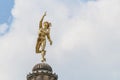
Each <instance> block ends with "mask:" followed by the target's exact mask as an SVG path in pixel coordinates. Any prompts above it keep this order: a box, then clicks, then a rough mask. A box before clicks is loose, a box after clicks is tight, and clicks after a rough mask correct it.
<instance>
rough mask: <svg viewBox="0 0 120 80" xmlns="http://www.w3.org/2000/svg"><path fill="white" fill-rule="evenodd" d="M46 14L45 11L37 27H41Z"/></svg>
mask: <svg viewBox="0 0 120 80" xmlns="http://www.w3.org/2000/svg"><path fill="white" fill-rule="evenodd" d="M45 16H46V12H45V13H44V15H43V16H42V18H41V20H40V23H39V29H40V28H42V23H43V19H44V17H45Z"/></svg>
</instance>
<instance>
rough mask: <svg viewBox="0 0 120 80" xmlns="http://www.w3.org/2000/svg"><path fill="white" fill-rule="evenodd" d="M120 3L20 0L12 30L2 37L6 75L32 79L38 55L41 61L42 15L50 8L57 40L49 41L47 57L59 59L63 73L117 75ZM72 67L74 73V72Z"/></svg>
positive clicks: (115, 0)
mask: <svg viewBox="0 0 120 80" xmlns="http://www.w3.org/2000/svg"><path fill="white" fill-rule="evenodd" d="M119 8H120V2H119V0H109V1H108V0H97V1H89V2H87V3H80V5H76V6H74V7H73V8H70V6H67V5H66V4H65V3H62V2H59V1H57V0H49V1H47V0H15V6H14V8H13V10H12V14H13V16H14V21H13V24H12V28H11V31H10V33H9V34H8V35H6V36H4V37H2V38H0V49H1V50H0V65H2V68H3V67H4V68H3V70H1V72H0V74H2V75H3V76H2V77H1V76H0V79H4V80H8V79H9V80H13V79H17V80H21V79H26V78H25V77H26V74H27V73H28V72H30V70H31V68H32V66H33V65H34V64H35V63H37V62H36V61H38V62H40V61H39V60H40V59H39V57H38V55H35V49H34V48H35V44H36V38H37V30H38V23H39V20H40V18H41V16H42V14H43V13H44V11H47V16H46V18H45V20H49V21H51V22H52V25H53V26H52V27H51V30H52V32H51V37H52V39H53V45H52V46H51V47H48V46H49V45H47V50H48V52H47V56H46V57H47V58H48V60H49V61H48V63H51V64H55V65H54V66H55V67H56V70H57V71H58V72H57V71H56V72H57V73H59V75H60V77H59V79H63V80H65V79H74V80H75V79H80V78H81V79H82V80H88V78H89V79H93V80H99V78H100V79H102V80H106V79H109V80H110V79H111V80H112V78H114V77H115V74H114V73H116V75H119V71H120V69H119V67H118V66H120V64H119V62H120V59H119V57H120V54H119V53H120V50H119V47H120V42H119V41H120V38H119V35H120V27H119V26H120V23H119V21H120V15H119V13H120V9H119ZM57 62H58V63H57ZM68 66H69V68H68ZM71 68H73V69H74V70H71V71H72V72H73V73H74V74H70V73H69V72H68V70H69V69H71ZM66 69H67V70H66ZM96 71H98V73H96ZM11 72H12V74H11ZM3 73H4V74H3ZM62 74H64V75H66V76H64V77H62ZM78 74H80V75H78ZM4 75H5V76H4ZM94 75H95V76H96V77H95V76H94ZM105 75H106V76H105ZM6 76H8V79H5V78H6ZM84 76H87V77H88V78H85V77H84ZM93 76H94V77H93ZM115 78H116V80H117V79H119V76H117V77H115Z"/></svg>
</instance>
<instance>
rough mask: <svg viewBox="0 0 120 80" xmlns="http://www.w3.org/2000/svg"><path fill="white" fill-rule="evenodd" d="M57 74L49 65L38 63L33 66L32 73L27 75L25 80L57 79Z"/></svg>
mask: <svg viewBox="0 0 120 80" xmlns="http://www.w3.org/2000/svg"><path fill="white" fill-rule="evenodd" d="M57 79H58V76H57V74H55V73H53V71H52V68H51V66H49V65H48V64H47V63H40V64H37V65H35V66H34V67H33V70H32V73H29V74H28V75H27V80H57Z"/></svg>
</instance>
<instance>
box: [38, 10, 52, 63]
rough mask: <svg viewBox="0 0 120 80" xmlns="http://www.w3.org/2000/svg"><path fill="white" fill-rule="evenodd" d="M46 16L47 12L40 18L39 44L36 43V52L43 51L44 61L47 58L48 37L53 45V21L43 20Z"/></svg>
mask: <svg viewBox="0 0 120 80" xmlns="http://www.w3.org/2000/svg"><path fill="white" fill-rule="evenodd" d="M45 16H46V12H45V13H44V15H43V16H42V19H41V20H40V23H39V32H38V39H37V44H36V53H41V55H42V60H41V61H42V62H45V61H46V58H45V54H46V50H45V46H46V37H47V38H48V40H49V42H50V45H52V40H51V38H50V26H51V23H50V22H48V21H45V22H43V19H44V17H45Z"/></svg>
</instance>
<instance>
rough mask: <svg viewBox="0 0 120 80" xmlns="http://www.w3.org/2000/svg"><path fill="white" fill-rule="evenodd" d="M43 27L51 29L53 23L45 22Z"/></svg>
mask: <svg viewBox="0 0 120 80" xmlns="http://www.w3.org/2000/svg"><path fill="white" fill-rule="evenodd" d="M43 25H44V27H45V28H49V27H50V26H51V23H50V22H47V21H45V22H44V23H43Z"/></svg>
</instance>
